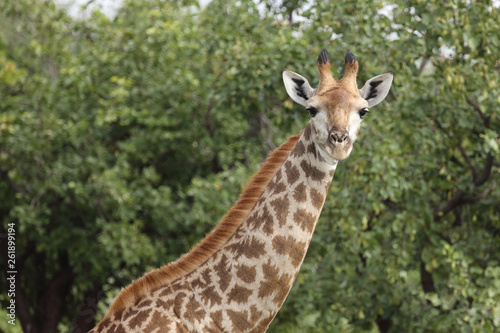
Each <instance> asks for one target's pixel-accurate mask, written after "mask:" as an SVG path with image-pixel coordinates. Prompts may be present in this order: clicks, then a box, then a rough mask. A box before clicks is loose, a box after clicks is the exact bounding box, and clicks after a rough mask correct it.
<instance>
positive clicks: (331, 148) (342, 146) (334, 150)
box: [325, 137, 352, 161]
mask: <svg viewBox="0 0 500 333" xmlns="http://www.w3.org/2000/svg"><path fill="white" fill-rule="evenodd" d="M325 148H326V152H327V153H328V154H329V155H330V156H331V157H332V158H333V159H336V160H337V161H341V160H344V159H346V158H347V157H349V155H350V154H351V151H352V141H351V139H350V138H349V137H347V138H346V139H345V140H343V141H341V142H339V141H335V140H333V139H332V138H331V137H330V138H328V140H327V142H326V145H325Z"/></svg>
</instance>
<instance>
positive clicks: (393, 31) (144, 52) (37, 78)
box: [0, 0, 500, 332]
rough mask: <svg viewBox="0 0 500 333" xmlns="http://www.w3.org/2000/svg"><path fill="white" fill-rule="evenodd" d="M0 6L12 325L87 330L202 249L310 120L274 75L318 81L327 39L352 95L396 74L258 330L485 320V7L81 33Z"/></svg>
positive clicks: (332, 9)
mask: <svg viewBox="0 0 500 333" xmlns="http://www.w3.org/2000/svg"><path fill="white" fill-rule="evenodd" d="M0 6H1V7H0V9H1V10H0V68H1V69H0V94H1V96H2V98H1V99H0V159H1V162H2V163H0V216H1V218H2V221H1V222H2V223H1V225H2V228H3V229H2V230H1V233H2V234H5V229H6V227H7V225H8V223H15V225H16V234H17V238H16V249H17V258H16V259H17V260H16V265H17V270H18V275H17V279H16V283H17V284H16V291H17V292H16V302H17V303H16V304H17V305H18V308H17V316H18V319H19V321H20V323H21V325H22V326H23V329H24V331H25V332H52V331H55V330H58V331H80V332H82V331H85V330H87V329H89V328H90V327H92V326H93V325H94V323H95V321H97V320H99V319H100V318H102V316H103V314H104V312H105V311H106V310H107V307H108V306H109V304H110V303H111V301H112V299H113V297H114V296H115V295H116V294H117V292H118V290H119V289H120V287H123V286H125V285H127V284H129V283H130V281H131V280H132V279H135V278H137V277H139V276H141V275H142V274H143V273H144V272H146V271H148V270H150V269H152V268H155V267H158V266H160V265H163V264H165V263H167V262H169V261H172V260H174V259H176V258H177V257H178V256H179V255H180V254H182V253H184V252H186V251H187V250H189V248H190V247H191V246H192V245H193V244H194V243H196V242H197V241H198V240H199V239H201V238H202V237H203V235H204V234H205V233H206V232H208V231H209V230H210V229H211V228H212V227H213V226H214V224H215V223H216V222H217V220H218V219H219V218H220V217H221V216H222V215H223V213H224V212H225V211H226V209H227V208H228V207H229V206H230V205H231V204H232V203H233V202H234V200H236V198H237V195H238V193H239V191H240V189H241V187H242V186H243V185H244V183H245V182H246V181H247V180H248V179H249V177H250V175H251V174H252V172H254V171H255V170H256V168H257V167H258V163H259V162H260V161H262V160H263V159H264V157H265V155H266V154H267V153H268V152H269V150H271V149H273V148H274V147H275V146H276V145H278V144H279V143H281V142H283V141H284V140H285V138H286V137H287V136H289V135H291V134H296V133H298V131H299V130H300V129H302V128H303V127H304V125H305V123H306V122H307V119H308V115H307V113H306V112H304V111H303V110H302V109H301V108H300V107H297V106H293V104H292V103H291V102H290V101H288V98H287V97H286V94H285V90H284V89H283V87H282V82H281V70H282V69H284V68H289V69H291V70H294V71H296V72H300V73H303V74H304V75H305V76H307V77H308V78H309V79H311V81H312V82H314V81H315V80H314V78H316V77H317V74H316V72H317V70H316V67H315V56H316V55H317V54H318V53H319V51H320V50H321V48H323V47H326V48H327V49H328V50H329V51H330V55H331V56H332V59H331V60H332V72H333V74H334V77H340V76H341V75H342V67H343V66H342V64H343V54H344V53H345V51H346V50H347V49H351V50H352V51H353V52H354V53H355V54H356V56H357V58H358V60H359V62H360V66H361V68H360V74H359V76H360V77H359V81H360V82H362V81H364V80H366V79H368V78H369V77H372V76H373V75H376V74H379V73H382V72H385V71H393V72H394V73H395V82H394V85H393V90H392V92H391V95H390V96H389V97H388V100H389V101H388V102H385V103H384V104H381V105H380V106H377V108H376V109H374V110H373V112H372V113H371V114H370V115H369V116H367V117H366V121H365V123H364V124H363V129H362V130H361V133H360V138H359V139H358V142H356V148H355V150H354V152H353V154H352V156H351V157H350V158H349V159H348V160H347V161H345V162H342V163H341V165H339V167H338V169H337V173H336V175H335V177H334V182H333V184H332V188H331V193H330V196H329V198H328V199H327V200H328V201H327V203H326V204H325V209H324V211H323V214H322V217H321V219H320V221H319V224H318V227H317V230H316V233H315V236H314V238H313V241H312V244H311V246H310V249H309V253H308V255H307V258H306V260H305V262H304V265H303V267H302V270H301V273H300V274H299V276H298V278H297V281H296V284H295V286H294V289H293V290H292V292H291V293H290V296H289V298H288V300H287V302H286V303H285V305H284V307H283V308H282V310H281V311H280V312H279V314H278V317H277V318H276V320H275V321H274V322H273V324H272V326H271V328H270V330H269V331H271V332H276V331H287V332H288V331H290V332H309V331H314V332H331V331H339V332H352V331H355V332H371V331H377V330H378V331H380V332H389V331H392V332H400V331H411V332H423V331H426V332H427V331H435V332H441V331H485V332H493V331H495V330H498V328H499V327H500V307H498V305H497V304H500V294H499V292H498V290H500V288H499V287H500V285H499V283H500V282H499V281H500V270H499V269H498V266H499V265H498V264H499V259H500V258H499V255H498V253H500V251H499V250H500V249H499V246H500V245H499V244H500V242H499V241H500V240H499V230H500V214H499V210H498V208H497V202H499V196H500V193H499V189H498V173H499V169H498V165H499V163H498V160H499V154H500V153H499V147H498V145H499V143H500V141H499V134H498V129H499V117H498V104H499V102H500V101H499V100H498V95H499V92H498V90H499V88H498V82H499V65H500V64H499V63H498V58H499V57H498V51H497V50H498V42H499V31H500V30H499V29H498V27H499V18H498V9H497V8H494V7H493V5H492V4H491V3H490V2H470V3H458V2H457V3H455V2H450V3H447V4H446V5H443V4H442V3H440V2H437V1H425V2H420V1H416V2H415V1H413V2H407V1H403V0H399V1H397V2H394V3H392V4H389V5H388V4H386V3H384V2H355V1H346V2H341V3H328V2H318V3H304V2H301V1H298V2H297V1H291V2H279V3H278V2H274V6H270V7H268V10H269V11H263V10H262V8H264V7H265V6H259V5H256V4H254V2H252V1H234V2H232V1H231V2H227V1H213V2H211V3H210V4H209V5H208V6H206V7H205V8H203V9H201V8H198V7H197V6H196V3H195V2H190V1H159V0H153V1H127V2H125V3H124V5H123V7H122V8H121V9H120V11H119V12H118V14H117V16H116V18H114V19H109V18H107V17H106V16H104V15H103V14H102V13H100V12H98V11H95V12H93V13H92V15H91V16H90V17H89V18H88V19H85V20H81V21H78V20H73V19H71V18H69V17H67V16H66V15H65V14H64V13H63V12H61V11H60V10H58V9H57V8H56V7H55V6H54V5H53V4H52V3H50V2H46V1H41V0H22V1H5V2H3V3H2V4H1V5H0ZM304 6H308V7H304ZM381 9H383V10H381ZM273 10H276V12H273ZM298 12H300V13H301V15H302V16H303V17H304V20H300V21H296V22H295V24H285V23H286V21H283V20H281V21H278V20H276V19H277V18H280V17H279V15H277V14H280V13H289V14H285V17H284V19H285V20H286V19H291V18H292V16H291V13H298ZM287 15H288V16H287ZM280 19H281V18H280ZM213 198H217V200H213ZM5 243H6V242H5V241H4V239H3V238H2V245H3V244H5ZM2 253H6V251H2ZM1 260H2V262H3V261H5V257H2V259H1ZM2 267H4V266H3V265H2ZM2 273H3V272H2ZM40 277H42V278H40ZM1 281H2V282H0V285H1V286H2V288H3V287H4V286H6V284H5V283H6V282H5V279H1ZM2 290H6V289H2ZM0 302H1V303H2V307H3V305H4V304H7V303H6V302H8V297H6V296H5V295H1V296H0ZM96 304H97V305H96ZM48 305H50V306H48ZM75 309H76V310H75Z"/></svg>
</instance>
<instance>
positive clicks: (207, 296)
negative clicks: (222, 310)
mask: <svg viewBox="0 0 500 333" xmlns="http://www.w3.org/2000/svg"><path fill="white" fill-rule="evenodd" d="M226 288H227V287H226ZM201 300H202V301H203V302H205V304H207V305H208V306H214V305H215V304H218V305H220V304H222V297H220V295H219V294H218V293H217V292H216V291H215V287H214V286H210V287H208V288H207V289H205V290H203V291H202V293H201Z"/></svg>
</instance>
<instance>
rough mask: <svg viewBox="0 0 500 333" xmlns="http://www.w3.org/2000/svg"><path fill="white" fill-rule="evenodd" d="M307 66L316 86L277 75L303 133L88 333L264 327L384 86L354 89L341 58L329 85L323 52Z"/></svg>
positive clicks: (383, 82) (377, 81)
mask: <svg viewBox="0 0 500 333" xmlns="http://www.w3.org/2000/svg"><path fill="white" fill-rule="evenodd" d="M317 67H318V70H319V77H320V78H319V86H318V87H317V88H312V87H311V86H310V84H309V82H308V81H307V79H306V78H304V77H302V76H301V75H299V74H297V73H294V72H291V71H288V70H284V71H283V81H284V84H285V89H286V91H287V93H288V94H289V96H290V97H291V98H292V100H293V101H295V102H297V103H298V104H301V105H303V106H304V107H305V109H306V110H307V111H308V112H309V114H310V120H309V122H308V124H307V125H306V127H305V129H304V130H303V131H302V132H301V133H300V134H298V135H295V136H292V137H290V138H289V139H288V141H287V142H286V143H284V144H283V145H281V146H280V147H279V148H278V149H276V150H275V151H274V152H272V153H271V154H270V156H269V157H268V159H267V160H266V161H265V162H264V163H263V164H262V165H261V168H260V170H259V171H257V173H256V174H255V175H254V176H253V178H252V180H251V181H250V182H249V184H248V185H247V187H246V188H245V190H244V191H243V192H242V194H241V195H240V198H239V199H238V201H237V202H236V203H235V204H234V205H233V207H232V208H231V209H230V210H229V211H228V213H227V214H226V215H225V216H224V217H223V218H222V220H221V221H220V222H219V223H218V224H217V226H216V227H215V228H214V230H213V231H212V232H211V233H209V234H208V235H207V236H206V237H205V238H204V239H203V240H202V241H201V242H200V243H199V244H198V245H197V246H195V247H194V248H193V249H192V250H191V251H190V252H189V253H187V254H185V255H184V256H182V257H181V258H180V259H178V260H177V261H175V262H173V263H171V264H169V265H166V266H164V267H161V268H159V269H156V270H154V271H152V272H150V273H147V274H145V275H144V276H143V277H142V278H140V279H138V280H137V281H135V282H133V283H132V284H131V285H129V286H128V287H126V288H125V289H124V290H122V291H121V293H120V294H119V295H118V297H117V298H116V300H115V301H114V303H113V304H112V305H111V307H110V309H109V312H108V313H107V315H106V316H105V318H104V319H103V320H102V321H101V322H100V323H99V324H98V325H97V326H96V327H95V328H94V329H92V330H91V331H90V332H92V333H97V332H103V333H104V332H105V333H111V332H264V331H266V330H267V328H268V326H269V324H270V323H271V321H272V320H273V319H274V317H275V316H276V313H277V312H278V310H279V309H280V307H281V306H282V304H283V302H284V301H285V298H286V297H287V295H288V293H289V291H290V288H291V287H292V284H293V282H294V280H295V278H296V276H297V274H298V272H299V268H300V266H301V264H302V261H303V259H304V256H305V254H306V251H307V248H308V246H309V243H310V241H311V237H312V234H313V232H314V229H315V227H316V223H317V220H318V217H319V215H320V212H321V210H322V208H323V204H324V201H325V198H326V195H327V192H328V189H329V187H330V183H331V181H332V178H333V174H334V172H335V169H336V167H337V164H338V161H340V160H344V159H345V158H347V157H348V156H349V154H350V153H351V151H352V147H353V143H354V141H355V140H356V138H357V136H358V131H359V129H360V125H361V122H362V120H363V118H364V117H365V115H366V114H367V113H368V112H369V109H368V108H369V107H371V106H374V105H376V104H378V103H380V102H381V101H382V100H383V99H384V98H385V97H386V95H387V93H388V92H389V89H390V87H391V84H392V79H393V75H392V73H386V74H382V75H378V76H376V77H374V78H372V79H370V80H368V81H367V82H366V83H365V85H364V86H363V88H361V89H359V90H358V87H357V84H356V75H357V72H358V61H357V59H356V57H355V56H354V54H353V53H352V52H350V51H348V52H347V53H346V55H345V74H344V76H343V78H342V79H340V80H338V81H337V80H335V79H334V78H333V77H332V75H331V72H330V60H329V57H328V53H327V51H326V50H325V49H323V50H322V51H321V52H320V54H319V57H318V60H317Z"/></svg>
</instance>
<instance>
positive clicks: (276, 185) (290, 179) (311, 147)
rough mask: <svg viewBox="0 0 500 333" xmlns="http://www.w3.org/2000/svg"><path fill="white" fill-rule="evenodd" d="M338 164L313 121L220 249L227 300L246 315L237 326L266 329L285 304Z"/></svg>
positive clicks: (219, 270)
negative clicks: (315, 136) (329, 158)
mask: <svg viewBox="0 0 500 333" xmlns="http://www.w3.org/2000/svg"><path fill="white" fill-rule="evenodd" d="M336 166H337V162H336V161H335V162H334V163H332V164H330V163H326V161H325V158H323V157H322V155H321V153H320V151H319V149H318V147H317V146H316V145H315V144H314V143H313V142H312V140H311V127H310V125H308V127H306V130H305V131H304V133H303V135H302V136H301V138H300V139H299V141H298V142H297V144H296V145H295V147H294V149H293V150H292V151H291V153H290V155H289V156H288V158H287V159H286V160H285V162H284V163H283V164H282V166H281V167H280V168H279V169H278V170H277V172H276V174H275V175H274V177H273V178H272V180H271V182H270V183H269V185H268V186H267V188H266V189H265V191H264V193H263V194H262V196H261V198H260V199H259V201H258V202H257V204H256V205H255V207H254V208H253V209H252V210H251V212H250V214H249V215H248V217H247V219H245V221H244V222H243V223H242V225H241V226H240V228H238V230H237V231H236V233H235V234H234V236H233V237H232V238H231V239H230V240H229V242H228V243H227V244H226V246H225V247H224V248H223V249H222V250H221V251H220V253H219V254H218V255H219V257H220V261H219V266H217V268H216V270H215V272H216V274H217V275H218V276H219V288H221V292H222V294H225V295H227V301H225V302H223V303H224V304H226V305H229V306H227V308H228V309H231V311H233V312H234V313H233V316H235V317H236V318H244V319H245V320H242V321H239V320H233V321H232V324H233V329H235V327H236V328H237V329H239V330H241V331H246V330H252V329H255V328H260V329H262V331H264V330H265V329H266V328H267V327H268V325H269V324H270V322H271V321H272V319H273V318H274V316H275V315H276V313H277V312H278V310H279V309H280V307H281V306H282V304H283V302H284V301H285V298H286V296H287V295H288V293H289V291H290V289H291V287H292V284H293V282H294V280H295V278H296V276H297V274H298V272H299V269H300V266H301V265H302V262H303V259H304V256H305V254H306V251H307V248H308V247H309V243H310V241H311V238H312V235H313V232H314V229H315V227H316V223H317V221H318V218H319V215H320V213H321V210H322V208H323V204H324V201H325V198H326V194H327V192H328V188H329V186H330V183H331V180H332V177H333V173H334V171H335V168H336ZM227 272H230V273H229V274H228V273H227ZM222 289H224V290H222ZM236 309H238V310H236ZM246 309H250V311H248V310H246ZM252 309H253V310H254V311H255V313H253V312H252V311H253V310H252ZM252 316H254V318H253V317H252ZM228 331H231V329H229V330H228ZM259 331H260V330H259Z"/></svg>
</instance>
